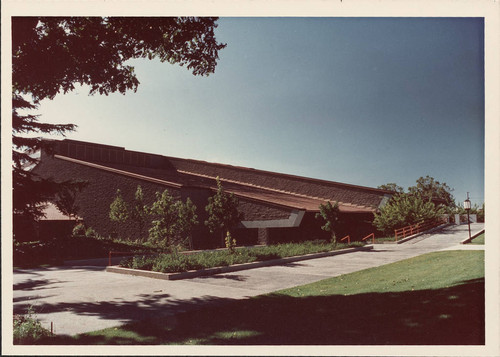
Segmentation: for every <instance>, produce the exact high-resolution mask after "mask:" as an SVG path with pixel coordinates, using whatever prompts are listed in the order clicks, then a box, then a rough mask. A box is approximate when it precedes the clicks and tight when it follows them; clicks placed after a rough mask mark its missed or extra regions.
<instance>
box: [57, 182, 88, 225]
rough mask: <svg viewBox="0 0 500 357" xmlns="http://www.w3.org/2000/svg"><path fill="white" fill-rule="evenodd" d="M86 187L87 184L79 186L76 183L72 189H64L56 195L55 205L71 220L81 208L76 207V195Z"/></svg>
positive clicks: (83, 183)
mask: <svg viewBox="0 0 500 357" xmlns="http://www.w3.org/2000/svg"><path fill="white" fill-rule="evenodd" d="M85 185H86V183H85V182H80V183H79V184H78V182H76V183H75V185H72V187H64V188H63V189H61V190H60V191H59V192H57V193H56V195H55V200H54V204H55V205H56V206H57V208H58V209H59V211H61V212H62V213H63V214H65V215H66V216H68V218H69V219H71V217H73V216H76V215H77V213H78V210H79V207H78V206H77V205H76V195H77V193H78V192H80V191H81V189H82V188H83V187H84V186H85ZM73 186H74V187H73Z"/></svg>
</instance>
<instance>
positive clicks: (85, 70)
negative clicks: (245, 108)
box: [11, 17, 225, 232]
mask: <svg viewBox="0 0 500 357" xmlns="http://www.w3.org/2000/svg"><path fill="white" fill-rule="evenodd" d="M11 20H12V22H11V24H12V134H13V138H12V140H13V186H14V187H13V199H14V205H13V207H14V213H15V214H16V215H22V216H23V217H24V218H30V219H37V218H39V217H40V216H41V215H42V210H43V203H44V202H47V201H50V200H51V199H52V198H53V197H54V195H55V194H56V193H57V192H59V190H60V189H61V183H57V182H54V181H53V180H50V179H42V178H40V177H38V176H37V175H35V174H33V173H32V172H31V171H29V170H28V168H29V167H30V166H32V165H34V164H36V162H37V159H36V158H35V157H34V156H33V154H34V153H35V152H36V151H37V150H40V149H42V148H43V149H45V150H47V152H48V153H49V154H50V153H51V151H52V149H51V143H50V142H48V141H45V140H42V139H41V138H40V137H36V135H40V134H60V135H64V134H65V133H67V132H68V131H72V130H75V128H76V126H75V125H73V124H57V125H56V124H46V123H40V122H39V121H38V119H39V118H38V116H37V115H34V114H24V112H25V111H30V110H35V109H37V106H38V104H39V103H40V101H41V100H43V99H53V98H54V97H55V96H56V95H57V94H58V93H67V92H69V91H72V90H73V89H74V88H75V85H77V84H82V85H88V86H89V87H90V94H94V93H99V94H106V95H107V94H109V93H114V92H120V93H123V94H125V92H126V91H127V90H133V91H136V90H137V87H138V85H139V80H138V79H137V77H136V75H135V73H134V68H133V67H132V66H130V65H128V64H126V62H127V61H128V60H130V59H133V58H148V59H153V58H158V59H159V60H160V61H162V62H168V63H172V64H173V63H177V64H179V65H181V66H184V65H185V66H186V67H187V68H188V69H189V70H191V71H192V73H193V74H194V75H202V76H204V75H209V74H210V73H213V72H214V71H215V66H216V64H217V60H218V51H219V50H221V49H223V48H224V47H225V45H224V44H220V43H218V42H217V41H216V39H215V35H214V29H215V28H216V27H217V25H216V21H217V18H213V17H204V18H197V17H155V18H151V17H12V19H11ZM26 134H29V135H26ZM33 134H35V135H33ZM65 184H66V185H69V184H70V183H69V182H67V183H65ZM18 228H19V225H17V224H14V231H15V232H17V231H20V229H18ZM21 228H22V227H21Z"/></svg>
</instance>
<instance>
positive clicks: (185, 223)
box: [177, 197, 199, 249]
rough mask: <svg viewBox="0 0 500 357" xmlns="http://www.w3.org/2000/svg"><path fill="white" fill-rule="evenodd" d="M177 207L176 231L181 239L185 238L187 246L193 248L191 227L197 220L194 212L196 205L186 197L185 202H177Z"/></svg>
mask: <svg viewBox="0 0 500 357" xmlns="http://www.w3.org/2000/svg"><path fill="white" fill-rule="evenodd" d="M177 209H178V214H179V220H178V223H177V225H178V231H179V235H180V236H181V239H183V240H187V241H188V244H189V248H190V249H193V236H192V229H193V227H194V226H195V225H197V224H198V223H199V222H198V215H197V214H196V206H195V205H194V204H193V202H192V201H191V199H190V198H189V197H188V199H187V200H186V203H182V202H181V201H179V202H177Z"/></svg>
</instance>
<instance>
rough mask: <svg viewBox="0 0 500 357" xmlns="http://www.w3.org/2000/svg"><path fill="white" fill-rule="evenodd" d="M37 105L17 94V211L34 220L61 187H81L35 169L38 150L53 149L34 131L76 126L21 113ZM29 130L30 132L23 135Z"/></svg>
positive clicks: (59, 131)
mask: <svg viewBox="0 0 500 357" xmlns="http://www.w3.org/2000/svg"><path fill="white" fill-rule="evenodd" d="M36 108H37V106H36V105H34V104H32V103H29V102H28V101H27V100H25V99H23V98H22V97H21V96H20V95H18V94H14V95H13V98H12V130H13V133H14V135H13V137H12V144H13V152H12V159H13V211H14V215H15V217H16V216H17V217H18V216H23V217H25V218H27V219H32V220H36V219H38V218H40V217H42V216H43V208H44V205H43V204H44V203H45V202H48V201H51V200H52V199H53V198H54V196H55V194H56V193H57V192H58V191H60V190H64V189H68V190H71V189H72V188H75V189H77V188H78V187H77V186H78V185H77V186H75V187H72V186H73V185H71V182H70V181H65V182H59V183H56V182H54V181H53V180H49V179H43V178H41V177H39V176H38V175H35V174H34V173H33V172H32V171H31V168H32V167H33V166H34V165H35V164H36V163H37V162H38V159H37V158H36V156H35V152H36V151H38V150H40V149H44V150H46V151H48V152H49V153H50V150H51V147H50V143H48V142H47V141H43V140H42V139H41V138H38V137H32V136H31V135H32V134H33V133H50V134H63V133H64V132H66V131H72V130H74V128H75V126H74V125H71V124H67V125H53V124H44V123H39V122H38V116H37V115H33V114H21V111H30V110H33V109H36ZM26 134H28V135H30V136H28V137H25V136H22V135H26ZM15 221H16V219H15ZM16 231H17V229H16V224H14V233H15V232H16Z"/></svg>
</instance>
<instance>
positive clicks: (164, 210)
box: [149, 190, 178, 247]
mask: <svg viewBox="0 0 500 357" xmlns="http://www.w3.org/2000/svg"><path fill="white" fill-rule="evenodd" d="M150 213H151V214H152V215H153V216H155V217H156V219H154V220H153V222H152V227H151V228H150V229H149V240H150V241H151V242H152V243H154V244H159V245H162V246H164V247H172V246H174V245H175V244H176V243H178V242H175V237H176V225H177V221H178V211H177V207H176V206H175V199H174V197H172V196H171V195H170V193H169V192H168V190H165V191H163V192H162V193H160V192H156V201H155V202H154V203H153V205H152V206H151V209H150Z"/></svg>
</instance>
